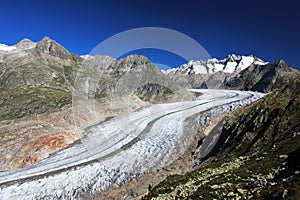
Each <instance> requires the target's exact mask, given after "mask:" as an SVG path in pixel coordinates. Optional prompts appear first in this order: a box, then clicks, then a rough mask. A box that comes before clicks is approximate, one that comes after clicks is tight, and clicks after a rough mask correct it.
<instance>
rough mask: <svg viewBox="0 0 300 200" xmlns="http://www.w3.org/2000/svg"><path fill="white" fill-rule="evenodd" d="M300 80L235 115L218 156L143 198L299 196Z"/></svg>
mask: <svg viewBox="0 0 300 200" xmlns="http://www.w3.org/2000/svg"><path fill="white" fill-rule="evenodd" d="M299 108H300V78H299V77H298V78H296V79H293V80H290V82H289V83H288V84H287V85H286V86H284V87H283V88H282V89H280V90H278V91H275V92H273V93H272V94H270V95H268V96H267V97H265V98H263V99H262V100H260V101H259V102H257V103H255V104H253V105H251V106H249V107H246V108H242V109H240V110H237V111H236V112H234V113H233V114H232V115H230V116H229V117H228V118H227V120H226V123H225V125H224V127H223V130H222V136H223V137H222V141H221V143H220V145H219V147H218V149H217V151H216V153H215V155H213V156H212V157H211V158H209V159H208V160H207V161H206V162H204V163H202V164H201V165H200V166H199V168H198V169H197V170H195V171H193V172H191V173H188V174H186V175H176V176H170V177H169V178H168V179H167V180H166V181H164V182H162V183H160V184H159V185H158V186H156V187H154V188H153V189H151V190H150V194H149V195H148V196H146V197H145V198H144V199H150V198H153V199H155V198H156V197H157V198H158V197H159V198H160V199H172V198H173V199H174V198H175V197H176V198H180V199H181V198H183V199H197V198H199V197H202V198H204V199H210V198H217V199H224V198H254V199H281V198H283V197H284V198H286V199H298V198H300V187H299V185H300V173H299V171H300V164H299V162H298V161H297V160H299V159H296V155H298V156H299V149H300V132H299V129H300V128H299V127H300V123H299V122H300V118H299V117H300V116H299Z"/></svg>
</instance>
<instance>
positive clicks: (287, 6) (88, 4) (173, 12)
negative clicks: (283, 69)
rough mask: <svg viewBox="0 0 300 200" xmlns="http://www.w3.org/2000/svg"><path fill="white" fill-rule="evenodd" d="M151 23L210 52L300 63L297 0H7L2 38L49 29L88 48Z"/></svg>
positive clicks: (165, 58)
mask: <svg viewBox="0 0 300 200" xmlns="http://www.w3.org/2000/svg"><path fill="white" fill-rule="evenodd" d="M148 26H152V27H164V28H169V29H174V30H176V31H180V32H182V33H184V34H186V35H188V36H190V37H192V38H193V39H195V40H196V41H198V42H199V43H200V44H201V45H202V46H203V47H204V48H205V49H206V50H207V51H208V53H209V54H210V55H211V56H212V57H216V58H224V57H225V56H226V55H228V54H230V53H236V54H246V55H249V54H254V55H256V56H258V57H260V58H262V59H264V60H266V61H277V60H279V59H281V58H282V59H284V60H285V61H286V62H287V63H288V64H289V65H291V66H293V67H297V68H300V59H299V57H300V12H299V7H298V6H297V1H295V0H294V1H291V0H285V1H263V0H261V1H258V0H251V1H250V0H249V1H238V0H223V1H222V0H220V1H215V0H207V1H201V0H198V1H197V0H194V1H191V0H181V1H179V0H165V1H164V0H139V1H138V0H82V1H79V0H72V1H65V0H59V1H55V0H52V1H50V0H26V1H21V0H20V1H16V0H7V1H2V2H1V5H0V43H5V44H9V45H11V44H15V43H17V42H18V41H20V40H21V39H23V38H25V37H26V38H29V39H31V40H33V41H38V40H40V39H42V38H43V37H44V36H46V35H47V36H49V37H51V38H52V39H54V40H56V41H57V42H59V43H60V44H62V45H63V46H65V47H66V48H67V49H68V50H69V51H71V52H75V53H77V54H87V53H89V52H90V51H91V50H92V49H93V48H94V47H95V46H96V45H97V44H99V43H100V42H101V41H103V40H105V39H106V38H108V37H110V36H112V35H114V34H117V33H119V32H121V31H125V30H128V29H132V28H138V27H148ZM137 53H138V52H137ZM140 53H144V54H146V56H148V57H149V58H150V60H152V61H154V62H159V63H163V64H166V65H170V66H176V65H177V64H181V63H180V62H183V61H182V60H181V59H179V58H175V56H173V55H171V54H168V53H166V52H162V51H153V50H144V51H140Z"/></svg>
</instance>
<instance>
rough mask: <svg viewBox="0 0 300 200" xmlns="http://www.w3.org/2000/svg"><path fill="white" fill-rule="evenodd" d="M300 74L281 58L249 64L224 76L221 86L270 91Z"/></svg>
mask: <svg viewBox="0 0 300 200" xmlns="http://www.w3.org/2000/svg"><path fill="white" fill-rule="evenodd" d="M299 75H300V71H298V70H296V69H293V68H291V67H289V66H288V65H287V64H286V63H285V62H284V61H283V60H280V61H278V62H276V63H271V62H270V63H268V64H266V65H251V66H249V67H248V68H247V69H245V70H243V71H241V72H240V73H239V74H237V75H236V76H233V77H226V79H225V80H224V82H223V85H222V87H224V88H228V89H229V88H230V89H237V90H253V91H260V92H271V91H274V90H276V89H278V88H280V87H281V86H282V85H284V84H286V83H288V82H289V81H290V79H293V78H295V77H296V76H299Z"/></svg>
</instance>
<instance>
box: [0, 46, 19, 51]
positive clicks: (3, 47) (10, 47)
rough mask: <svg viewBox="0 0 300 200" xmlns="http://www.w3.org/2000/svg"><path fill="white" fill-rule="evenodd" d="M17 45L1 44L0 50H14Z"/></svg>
mask: <svg viewBox="0 0 300 200" xmlns="http://www.w3.org/2000/svg"><path fill="white" fill-rule="evenodd" d="M16 48H17V47H15V46H8V45H6V44H0V50H2V51H12V50H15V49H16Z"/></svg>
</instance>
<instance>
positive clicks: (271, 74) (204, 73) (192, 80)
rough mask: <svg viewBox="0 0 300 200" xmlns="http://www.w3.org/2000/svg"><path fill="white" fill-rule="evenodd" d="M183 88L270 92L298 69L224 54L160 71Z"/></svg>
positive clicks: (291, 76)
mask: <svg viewBox="0 0 300 200" xmlns="http://www.w3.org/2000/svg"><path fill="white" fill-rule="evenodd" d="M163 72H164V73H165V74H166V75H167V76H168V77H170V78H171V79H172V80H174V81H175V82H177V83H179V84H180V85H181V86H183V87H185V88H189V87H190V88H210V89H218V88H225V89H238V90H253V91H259V92H271V91H274V90H276V89H278V88H279V87H280V86H281V85H282V84H284V83H287V82H288V81H289V79H291V78H294V77H296V76H297V75H299V74H300V73H299V70H296V69H293V68H291V67H289V66H288V65H287V64H286V63H285V62H284V61H283V60H280V61H278V62H264V61H263V60H261V59H259V58H257V57H255V56H253V55H251V56H237V55H234V54H232V55H228V56H227V57H226V58H225V59H222V60H217V59H215V58H213V59H209V60H207V61H201V60H199V61H190V62H188V63H187V64H183V65H181V66H179V67H177V68H174V69H169V70H167V71H163Z"/></svg>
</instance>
